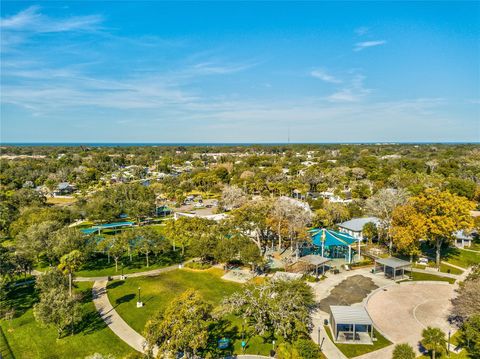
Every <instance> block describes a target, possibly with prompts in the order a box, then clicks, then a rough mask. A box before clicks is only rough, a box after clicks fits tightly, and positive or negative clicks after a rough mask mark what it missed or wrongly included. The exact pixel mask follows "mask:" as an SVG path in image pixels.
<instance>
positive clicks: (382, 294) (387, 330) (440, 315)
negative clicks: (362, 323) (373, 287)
mask: <svg viewBox="0 0 480 359" xmlns="http://www.w3.org/2000/svg"><path fill="white" fill-rule="evenodd" d="M454 295H455V291H454V286H453V285H450V284H446V283H435V282H431V283H426V282H421V283H420V282H419V283H404V284H400V285H392V286H389V287H387V288H385V289H384V290H379V291H377V292H376V293H374V294H373V295H372V296H371V297H370V299H369V301H368V303H367V310H368V313H369V314H370V317H371V318H372V320H373V322H374V325H375V327H376V328H378V329H379V330H380V331H381V332H382V333H384V334H385V335H386V336H387V337H388V338H389V339H391V340H392V341H393V342H395V343H409V344H410V345H412V346H413V347H414V348H415V349H417V351H418V342H419V340H420V339H421V337H422V330H423V329H424V328H426V327H427V326H433V327H438V328H441V329H442V330H443V331H444V332H445V333H448V330H449V328H450V325H449V323H448V320H447V318H448V315H449V312H450V308H451V303H450V299H451V298H452V297H454Z"/></svg>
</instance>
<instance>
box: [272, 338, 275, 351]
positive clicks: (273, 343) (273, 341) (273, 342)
mask: <svg viewBox="0 0 480 359" xmlns="http://www.w3.org/2000/svg"><path fill="white" fill-rule="evenodd" d="M272 345H273V351H275V340H272Z"/></svg>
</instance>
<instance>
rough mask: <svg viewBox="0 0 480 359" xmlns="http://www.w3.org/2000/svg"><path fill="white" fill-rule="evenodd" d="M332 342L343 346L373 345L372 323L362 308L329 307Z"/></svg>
mask: <svg viewBox="0 0 480 359" xmlns="http://www.w3.org/2000/svg"><path fill="white" fill-rule="evenodd" d="M330 313H331V314H330V327H331V329H332V335H333V341H334V342H335V343H344V344H373V341H372V338H373V322H372V318H370V315H369V314H368V312H367V310H366V309H365V308H364V307H363V306H343V305H331V306H330Z"/></svg>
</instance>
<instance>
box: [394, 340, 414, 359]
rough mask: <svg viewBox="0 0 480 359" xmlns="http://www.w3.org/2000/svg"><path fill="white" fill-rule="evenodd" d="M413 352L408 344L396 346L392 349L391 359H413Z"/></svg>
mask: <svg viewBox="0 0 480 359" xmlns="http://www.w3.org/2000/svg"><path fill="white" fill-rule="evenodd" d="M415 356H416V355H415V351H414V350H413V348H412V347H411V345H410V344H406V343H405V344H397V345H395V349H393V353H392V359H415Z"/></svg>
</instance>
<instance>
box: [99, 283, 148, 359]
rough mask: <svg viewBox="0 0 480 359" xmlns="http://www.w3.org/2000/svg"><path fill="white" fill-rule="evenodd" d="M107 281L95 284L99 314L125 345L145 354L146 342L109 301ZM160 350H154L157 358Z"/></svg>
mask: <svg viewBox="0 0 480 359" xmlns="http://www.w3.org/2000/svg"><path fill="white" fill-rule="evenodd" d="M107 283H108V281H106V280H98V281H96V282H95V283H94V284H93V288H92V293H93V304H95V308H97V311H98V313H99V314H100V316H101V317H102V319H103V320H104V321H105V323H106V324H107V325H108V327H109V328H110V329H111V330H112V332H114V333H115V335H116V336H118V337H119V338H120V339H122V340H123V341H124V342H125V343H127V344H128V345H130V346H131V347H132V348H133V349H135V350H136V351H139V352H140V353H145V349H146V341H145V338H144V337H142V336H141V335H140V334H139V333H137V332H136V331H135V330H133V329H132V328H131V327H130V326H129V325H128V324H127V323H126V322H125V321H124V320H123V319H122V317H121V316H120V315H119V314H118V313H117V311H116V310H115V309H114V308H113V306H112V304H111V303H110V301H109V300H108V295H107ZM157 352H158V349H157V348H155V349H154V354H155V356H156V355H157Z"/></svg>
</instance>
